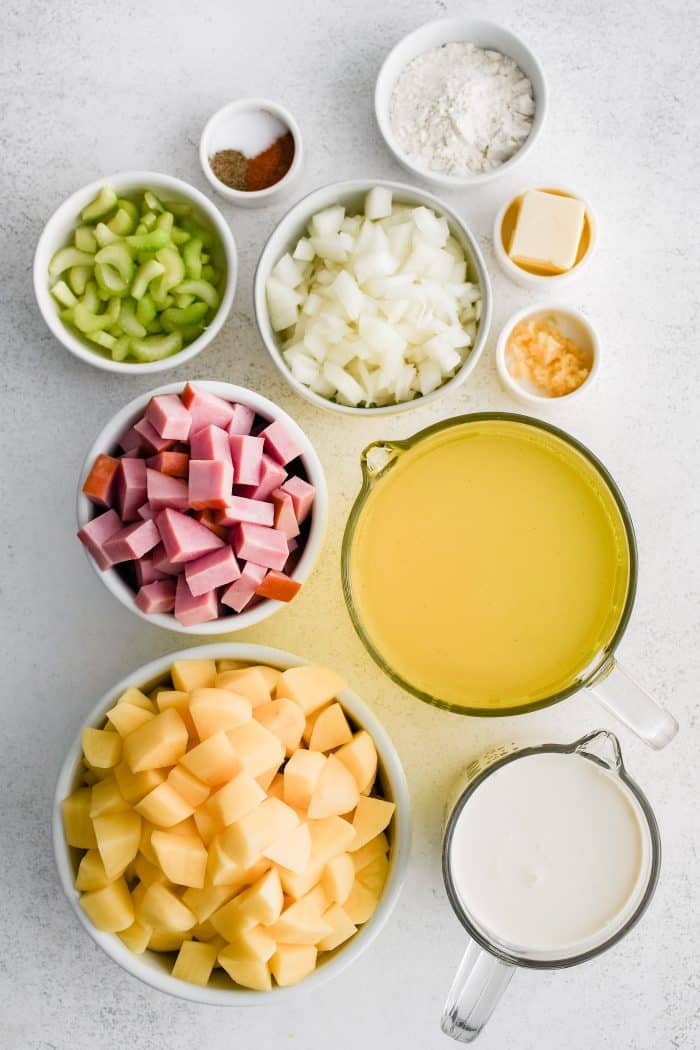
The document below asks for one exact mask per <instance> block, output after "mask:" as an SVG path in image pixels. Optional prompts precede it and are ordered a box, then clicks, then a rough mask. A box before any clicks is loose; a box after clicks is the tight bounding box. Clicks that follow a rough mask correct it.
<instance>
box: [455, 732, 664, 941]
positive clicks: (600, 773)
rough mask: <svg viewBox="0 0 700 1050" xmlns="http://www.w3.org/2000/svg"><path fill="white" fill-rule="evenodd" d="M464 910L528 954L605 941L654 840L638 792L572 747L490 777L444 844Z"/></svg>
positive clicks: (626, 913)
mask: <svg viewBox="0 0 700 1050" xmlns="http://www.w3.org/2000/svg"><path fill="white" fill-rule="evenodd" d="M450 863H451V868H452V878H453V881H454V884H455V887H456V890H457V894H458V896H459V898H460V900H461V902H462V905H463V907H464V910H465V911H466V913H467V915H468V916H469V917H470V918H471V920H472V921H473V923H474V924H475V926H476V927H477V928H478V929H479V930H480V931H481V932H482V933H483V934H484V935H485V936H486V937H487V938H489V939H491V940H493V941H495V942H496V944H500V945H502V946H504V947H506V948H510V949H511V950H515V951H516V953H517V954H523V955H526V956H527V955H529V956H531V957H533V958H551V959H557V958H561V959H563V958H567V957H571V956H574V955H578V954H580V953H581V952H583V951H586V950H588V949H590V948H593V947H595V946H597V945H599V944H602V943H603V942H604V941H606V940H607V939H608V938H609V937H611V936H612V935H613V934H614V933H615V932H616V931H617V930H618V929H620V928H621V927H622V926H623V925H624V924H625V922H626V921H627V919H628V918H629V917H630V916H631V915H632V914H633V912H634V910H635V908H636V907H637V905H638V903H639V901H640V899H641V897H642V896H643V894H644V891H645V888H646V886H647V883H648V879H649V870H650V865H651V841H650V833H649V827H648V824H647V822H646V820H645V818H644V814H643V812H642V810H641V807H640V805H639V803H638V802H637V799H636V798H635V796H634V795H633V794H632V792H631V791H630V790H629V789H628V788H627V787H626V786H625V785H624V784H623V783H622V782H621V781H620V780H619V778H618V777H617V776H615V775H614V774H613V773H610V772H608V771H607V770H605V769H603V768H601V767H600V766H598V765H596V764H595V763H594V762H592V761H591V760H590V759H587V758H584V757H583V756H581V755H577V754H556V753H551V752H543V753H541V754H536V755H532V756H528V757H525V758H521V759H516V760H514V761H512V762H508V763H506V764H505V765H504V766H502V767H501V768H500V769H498V770H496V771H495V772H494V773H492V774H491V775H489V776H487V777H486V779H485V780H484V781H483V783H482V784H480V785H479V787H478V788H477V789H476V791H475V792H474V793H473V795H472V796H471V797H470V798H469V799H468V801H467V803H466V804H465V806H464V809H463V810H462V813H461V814H460V817H459V819H458V821H457V825H456V827H455V831H454V836H453V839H452V844H451V848H450Z"/></svg>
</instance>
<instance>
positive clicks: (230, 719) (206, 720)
mask: <svg viewBox="0 0 700 1050" xmlns="http://www.w3.org/2000/svg"><path fill="white" fill-rule="evenodd" d="M252 710H253V708H252V704H251V702H250V700H248V699H247V697H245V696H238V695H237V694H236V693H232V692H231V691H230V690H228V689H213V688H210V689H193V690H192V692H191V693H190V714H191V715H192V721H193V722H194V724H195V728H196V730H197V733H198V735H199V739H200V740H206V739H207V737H210V736H214V734H215V733H222V732H224V733H225V732H226V730H228V729H236V728H237V726H241V725H243V724H244V723H245V722H249V721H250V719H251V715H252Z"/></svg>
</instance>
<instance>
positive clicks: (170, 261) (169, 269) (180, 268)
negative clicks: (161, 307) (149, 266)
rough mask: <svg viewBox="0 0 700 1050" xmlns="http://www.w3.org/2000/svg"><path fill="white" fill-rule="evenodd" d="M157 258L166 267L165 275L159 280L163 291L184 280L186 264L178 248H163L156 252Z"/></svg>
mask: <svg viewBox="0 0 700 1050" xmlns="http://www.w3.org/2000/svg"><path fill="white" fill-rule="evenodd" d="M156 259H157V260H158V262H159V263H161V265H162V266H163V268H164V270H163V276H162V277H161V279H160V281H159V282H158V284H159V286H160V288H161V289H162V290H163V292H167V291H169V290H170V289H171V288H174V287H175V285H176V284H180V283H181V282H182V281H184V279H185V264H184V262H183V261H182V257H181V255H180V253H179V252H178V250H177V248H161V249H160V251H158V252H156ZM156 305H157V303H156Z"/></svg>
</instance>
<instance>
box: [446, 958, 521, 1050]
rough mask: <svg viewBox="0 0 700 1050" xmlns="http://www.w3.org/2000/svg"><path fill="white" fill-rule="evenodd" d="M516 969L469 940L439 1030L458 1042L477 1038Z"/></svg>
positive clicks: (467, 1041)
mask: <svg viewBox="0 0 700 1050" xmlns="http://www.w3.org/2000/svg"><path fill="white" fill-rule="evenodd" d="M513 973H514V969H513V967H512V966H509V965H508V964H507V963H504V962H501V960H500V959H497V958H496V957H495V955H491V954H490V953H489V952H486V951H484V949H483V948H480V947H479V945H478V944H477V943H476V942H475V941H472V940H470V941H469V947H468V948H467V950H466V952H465V954H464V958H463V959H462V962H461V963H460V966H459V969H458V970H457V974H456V976H455V979H454V981H453V982H452V987H451V988H450V993H449V995H448V996H447V1002H446V1003H445V1009H444V1010H443V1014H442V1021H441V1022H440V1027H441V1028H442V1030H443V1032H444V1033H445V1035H449V1037H450V1038H451V1039H456V1040H457V1042H458V1043H471V1042H472V1041H473V1040H474V1039H476V1037H477V1036H478V1034H479V1032H480V1031H481V1029H482V1028H483V1027H484V1025H485V1024H486V1022H487V1021H488V1019H489V1017H490V1016H491V1014H492V1013H493V1011H494V1010H495V1008H496V1005H497V1003H498V1001H499V999H500V998H501V996H502V995H503V993H504V991H505V990H506V988H507V987H508V984H509V983H510V979H511V977H512V976H513Z"/></svg>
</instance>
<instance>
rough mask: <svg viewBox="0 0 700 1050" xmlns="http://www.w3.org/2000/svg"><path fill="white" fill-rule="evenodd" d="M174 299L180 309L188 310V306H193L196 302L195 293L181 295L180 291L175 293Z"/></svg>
mask: <svg viewBox="0 0 700 1050" xmlns="http://www.w3.org/2000/svg"><path fill="white" fill-rule="evenodd" d="M174 299H175V305H176V306H177V308H178V310H186V309H187V307H188V306H191V305H192V303H193V302H194V296H193V295H179V294H178V293H175V296H174Z"/></svg>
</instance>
